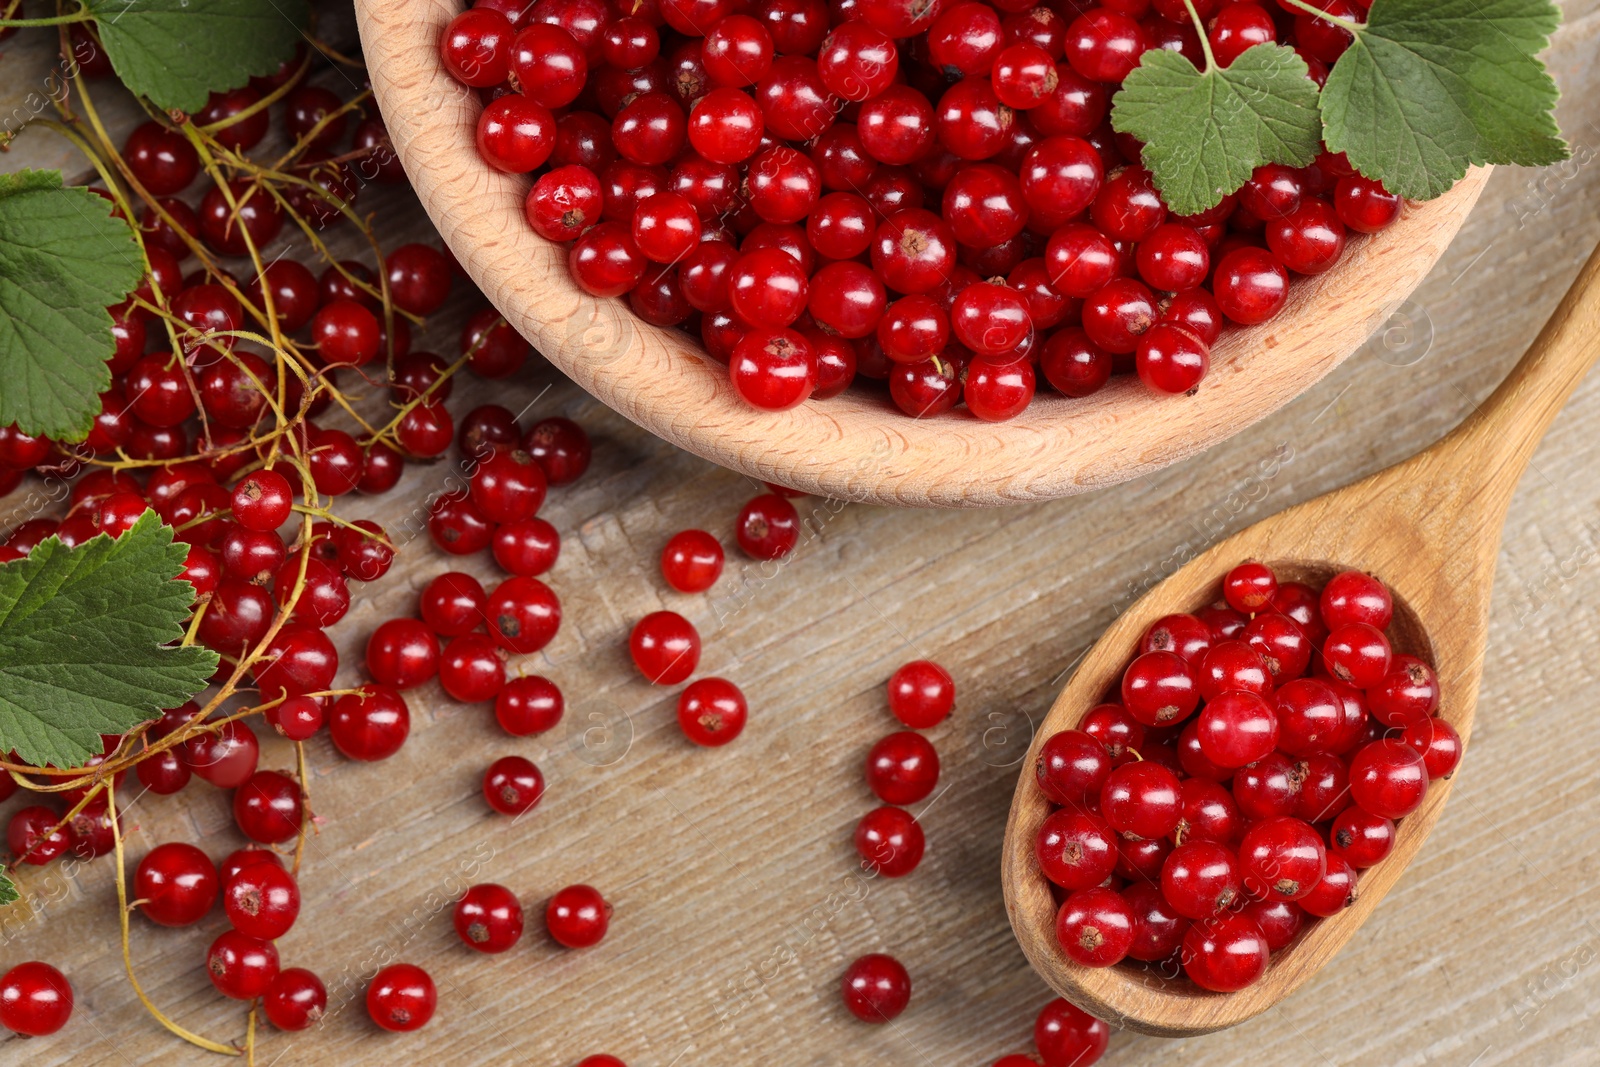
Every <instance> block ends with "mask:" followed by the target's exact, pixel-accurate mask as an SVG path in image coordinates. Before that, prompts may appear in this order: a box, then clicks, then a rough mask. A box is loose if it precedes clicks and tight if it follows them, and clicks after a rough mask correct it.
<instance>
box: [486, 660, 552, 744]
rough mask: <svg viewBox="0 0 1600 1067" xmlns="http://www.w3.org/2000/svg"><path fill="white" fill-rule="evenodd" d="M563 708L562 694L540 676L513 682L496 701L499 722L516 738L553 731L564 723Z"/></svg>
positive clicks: (496, 714) (513, 680) (495, 708)
mask: <svg viewBox="0 0 1600 1067" xmlns="http://www.w3.org/2000/svg"><path fill="white" fill-rule="evenodd" d="M563 708H564V704H563V701H562V698H561V690H560V689H558V688H556V685H555V683H554V682H552V681H550V680H549V679H548V678H541V677H539V676H537V675H530V676H528V677H525V678H512V679H511V680H510V681H508V682H506V684H505V688H503V689H501V690H500V695H499V696H497V697H495V701H494V715H495V719H496V721H498V722H499V723H500V726H501V728H502V729H503V730H505V732H506V733H508V734H511V735H513V736H515V737H524V736H526V735H528V734H536V733H543V732H544V731H546V730H549V729H551V728H552V727H554V726H555V725H556V723H558V722H560V721H561V714H562V711H563Z"/></svg>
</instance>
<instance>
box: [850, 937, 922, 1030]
mask: <svg viewBox="0 0 1600 1067" xmlns="http://www.w3.org/2000/svg"><path fill="white" fill-rule="evenodd" d="M839 995H840V997H841V998H843V1000H844V1006H845V1007H846V1008H847V1009H849V1011H850V1014H851V1015H854V1016H855V1017H856V1018H857V1019H860V1020H861V1021H862V1022H864V1023H886V1022H890V1021H891V1020H893V1019H895V1018H896V1017H898V1016H899V1014H900V1013H901V1012H903V1011H905V1010H906V1005H907V1004H909V1003H910V1002H911V975H909V974H907V973H906V969H905V967H903V966H902V965H901V963H900V961H899V960H897V959H895V958H894V957H893V956H885V955H883V954H882V953H873V954H872V955H869V956H862V957H861V958H860V959H858V960H856V961H855V962H854V963H852V964H850V966H849V967H847V968H845V972H844V976H843V977H842V978H841V979H840V981H839Z"/></svg>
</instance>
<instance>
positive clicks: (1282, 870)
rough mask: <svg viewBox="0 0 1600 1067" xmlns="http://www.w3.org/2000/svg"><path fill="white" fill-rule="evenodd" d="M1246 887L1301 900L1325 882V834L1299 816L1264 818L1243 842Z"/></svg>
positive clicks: (1241, 857) (1254, 891) (1258, 894)
mask: <svg viewBox="0 0 1600 1067" xmlns="http://www.w3.org/2000/svg"><path fill="white" fill-rule="evenodd" d="M1239 862H1240V864H1241V865H1242V866H1243V869H1244V877H1245V888H1246V889H1247V890H1248V891H1249V892H1250V895H1251V896H1253V897H1257V898H1260V897H1268V898H1270V899H1273V900H1299V899H1300V898H1301V897H1303V896H1305V895H1306V894H1308V893H1310V892H1311V891H1312V890H1313V889H1315V888H1316V887H1317V883H1318V882H1320V881H1322V875H1323V872H1324V871H1325V870H1326V869H1327V868H1326V858H1325V855H1324V847H1323V844H1322V837H1321V835H1320V834H1318V833H1317V831H1316V830H1315V829H1314V828H1313V827H1312V826H1311V824H1309V823H1306V822H1302V821H1301V820H1299V819H1294V818H1289V817H1287V816H1279V817H1277V818H1271V819H1263V820H1262V821H1260V822H1258V823H1256V824H1255V825H1254V826H1252V827H1250V829H1248V830H1246V831H1245V835H1244V840H1242V841H1241V842H1240V843H1239Z"/></svg>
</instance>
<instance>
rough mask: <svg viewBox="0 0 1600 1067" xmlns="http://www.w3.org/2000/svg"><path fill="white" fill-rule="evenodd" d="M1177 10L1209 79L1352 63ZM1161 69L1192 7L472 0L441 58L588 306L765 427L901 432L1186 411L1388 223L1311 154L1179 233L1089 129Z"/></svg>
mask: <svg viewBox="0 0 1600 1067" xmlns="http://www.w3.org/2000/svg"><path fill="white" fill-rule="evenodd" d="M1340 5H1341V6H1340V9H1339V10H1340V12H1341V16H1342V17H1343V16H1349V17H1360V15H1361V13H1362V9H1361V8H1360V7H1359V6H1358V5H1355V4H1350V3H1343V0H1340ZM1196 6H1197V8H1199V9H1201V11H1200V14H1201V17H1203V18H1206V19H1208V22H1207V35H1208V42H1207V43H1208V44H1209V46H1210V49H1211V52H1212V54H1213V55H1214V56H1215V57H1216V59H1217V61H1218V62H1220V63H1223V64H1226V63H1228V62H1230V61H1231V60H1232V59H1233V58H1234V57H1235V56H1237V55H1238V54H1240V53H1241V52H1242V51H1244V50H1245V49H1246V48H1248V47H1250V46H1251V45H1254V44H1258V43H1262V42H1267V41H1280V42H1283V43H1287V44H1291V45H1293V46H1294V47H1295V48H1296V49H1297V50H1298V51H1299V53H1300V54H1301V56H1302V57H1303V58H1304V59H1305V60H1306V62H1307V66H1308V68H1309V70H1310V77H1312V78H1313V79H1322V78H1325V77H1326V75H1327V69H1328V67H1327V64H1328V63H1331V62H1332V60H1333V59H1335V58H1337V56H1338V54H1339V53H1340V52H1341V51H1342V50H1343V48H1344V47H1345V45H1346V44H1348V41H1349V34H1348V33H1346V32H1345V31H1343V30H1341V29H1339V28H1337V27H1335V26H1333V25H1332V24H1330V23H1326V22H1324V21H1323V20H1319V19H1315V18H1311V17H1308V16H1306V15H1304V14H1295V13H1294V12H1292V11H1290V10H1288V9H1287V8H1285V7H1280V5H1274V4H1269V3H1261V4H1257V3H1252V2H1248V0H1246V2H1240V3H1232V4H1228V5H1227V6H1221V7H1220V10H1218V7H1219V5H1217V4H1215V3H1211V2H1205V3H1200V4H1198V5H1196ZM1346 9H1348V11H1347V10H1346ZM1153 48H1160V49H1172V50H1177V51H1180V52H1182V53H1184V54H1185V55H1187V56H1189V57H1190V58H1191V59H1192V60H1193V61H1194V62H1195V63H1196V65H1197V66H1203V65H1204V58H1203V53H1202V48H1201V40H1200V37H1199V36H1198V33H1197V31H1196V30H1195V28H1194V25H1193V21H1192V18H1191V15H1190V12H1189V10H1188V8H1187V6H1186V5H1185V4H1184V3H1183V2H1181V0H1179V2H1173V0H1154V2H1153V3H1152V2H1151V0H1115V2H1107V3H1105V4H1104V6H1092V5H1087V4H1079V3H1075V2H1064V3H1059V4H1055V5H1052V6H1037V7H1036V6H1033V4H1032V3H1030V2H1026V0H994V2H993V3H989V2H979V0H957V2H953V3H949V2H947V3H926V2H915V0H875V2H862V0H833V2H832V3H831V4H825V3H823V0H759V2H757V3H754V4H752V5H750V6H749V7H748V9H747V8H746V6H745V5H744V4H741V3H739V2H738V0H625V2H620V3H608V2H607V0H536V2H534V3H531V4H528V3H526V2H525V0H480V2H479V3H478V4H477V5H476V6H474V7H472V8H470V9H469V10H467V11H464V12H462V13H460V14H459V15H457V16H456V17H455V18H454V19H453V20H452V21H450V22H449V24H448V25H447V26H446V27H445V28H444V29H443V32H442V34H441V37H440V39H439V49H440V55H441V58H442V61H443V64H444V67H445V69H446V70H447V71H448V72H449V74H450V75H451V76H453V77H454V78H455V79H456V80H457V81H458V82H460V83H462V84H463V85H465V86H468V87H471V88H472V89H474V90H476V91H477V92H478V94H479V95H480V97H481V100H482V102H483V107H482V111H481V113H480V115H479V118H478V126H477V147H478V153H479V155H480V157H481V160H482V163H483V165H485V166H487V167H491V168H494V169H495V170H498V171H502V172H507V173H513V174H528V175H530V176H532V178H533V181H532V186H531V188H530V189H529V190H528V192H527V199H526V204H525V214H526V218H527V224H528V225H529V226H530V227H531V228H532V229H533V231H535V232H536V233H537V234H539V235H540V236H541V237H544V238H547V239H549V240H551V241H555V242H560V243H563V244H565V245H566V246H567V248H568V255H567V262H568V267H569V270H570V273H571V276H572V279H573V281H574V282H575V283H576V284H577V285H578V286H579V287H580V288H581V289H582V290H584V291H585V292H587V293H589V294H591V295H593V296H596V297H625V298H626V299H627V301H628V304H629V306H630V307H631V309H632V311H633V313H634V314H635V315H637V316H638V317H639V318H640V319H642V320H643V321H644V322H647V323H650V324H652V325H655V326H659V327H676V328H678V329H680V330H683V331H686V332H687V333H689V334H690V335H693V336H695V337H698V338H699V340H700V342H701V344H702V345H703V347H704V350H705V352H706V353H708V354H709V355H710V356H711V357H712V358H714V359H716V360H718V361H719V362H721V363H724V364H726V365H727V368H728V370H727V373H728V375H729V376H730V378H731V381H732V383H733V386H734V389H735V390H736V392H737V393H738V394H739V396H740V397H742V398H743V399H744V400H745V401H747V402H748V403H749V404H750V405H752V406H753V407H755V408H757V409H765V410H782V409H787V408H791V407H794V406H795V405H798V404H801V403H802V402H804V401H806V400H808V399H816V400H824V399H827V398H829V397H834V396H837V395H838V394H840V393H841V392H843V391H845V390H846V389H847V388H849V387H850V386H851V385H852V383H855V382H861V383H862V384H863V386H865V385H866V383H886V384H887V392H888V397H889V398H890V400H892V402H893V407H894V408H896V409H898V410H899V411H900V412H903V413H905V414H907V415H910V416H913V417H916V418H927V417H930V416H934V415H940V414H944V413H947V412H950V411H951V410H952V409H954V408H956V406H957V405H960V404H964V405H965V408H966V410H967V411H968V412H969V413H970V414H971V415H973V416H975V417H976V418H978V419H982V420H988V421H1000V420H1006V419H1012V418H1015V417H1017V416H1018V415H1020V414H1021V413H1022V412H1023V411H1024V410H1025V409H1026V408H1027V407H1028V405H1029V404H1030V403H1031V402H1032V400H1033V398H1034V395H1035V391H1036V388H1038V380H1039V378H1040V377H1041V376H1042V378H1043V379H1044V382H1045V383H1046V385H1047V386H1048V389H1049V390H1051V391H1054V392H1055V393H1058V394H1061V395H1064V396H1065V397H1068V398H1081V397H1086V396H1089V395H1090V394H1093V393H1095V392H1097V391H1098V390H1100V389H1101V388H1103V387H1104V386H1105V385H1106V384H1107V382H1108V381H1109V380H1110V379H1111V378H1112V377H1113V376H1114V375H1126V374H1133V373H1136V374H1137V375H1138V377H1139V378H1140V379H1141V380H1142V381H1143V382H1144V383H1145V384H1146V385H1147V386H1149V387H1150V388H1151V389H1152V390H1154V391H1156V392H1157V393H1179V394H1182V393H1190V392H1192V391H1193V390H1195V389H1196V388H1197V387H1198V386H1199V385H1200V383H1201V381H1202V379H1203V378H1204V377H1205V375H1206V373H1207V370H1208V368H1209V366H1210V359H1211V349H1212V346H1213V345H1214V344H1215V343H1216V342H1217V340H1218V338H1219V337H1220V336H1221V335H1222V334H1223V333H1224V332H1225V331H1226V330H1228V329H1230V328H1232V327H1237V326H1249V325H1256V324H1260V323H1264V322H1267V321H1269V320H1271V319H1273V318H1274V317H1275V316H1276V315H1278V313H1279V312H1280V311H1281V310H1282V309H1283V308H1284V306H1285V303H1286V302H1287V300H1288V298H1289V292H1290V288H1291V285H1292V284H1293V283H1294V279H1295V278H1296V277H1301V276H1312V275H1318V274H1322V273H1323V272H1326V271H1328V270H1329V269H1330V268H1332V267H1333V266H1334V265H1335V264H1336V263H1337V262H1338V261H1339V260H1340V257H1341V255H1342V254H1343V253H1344V251H1345V248H1346V240H1347V234H1348V233H1349V232H1350V231H1354V232H1356V233H1358V234H1362V233H1375V232H1377V231H1380V230H1382V229H1384V228H1385V227H1387V226H1388V225H1389V224H1390V223H1392V222H1393V221H1394V220H1395V219H1396V218H1397V217H1398V216H1399V214H1400V211H1401V207H1402V204H1401V201H1400V199H1399V198H1398V197H1396V196H1394V195H1391V194H1390V193H1388V192H1387V191H1386V190H1385V189H1384V188H1383V187H1382V185H1381V184H1380V183H1378V182H1376V181H1373V180H1370V179H1368V178H1365V177H1363V176H1362V175H1360V174H1358V173H1356V172H1355V171H1354V170H1353V169H1352V168H1351V167H1350V166H1349V164H1348V162H1347V161H1346V160H1345V159H1344V158H1343V157H1342V156H1339V155H1335V154H1330V153H1327V152H1324V153H1323V154H1322V156H1321V157H1319V158H1318V159H1317V160H1316V162H1315V163H1314V164H1313V165H1311V166H1308V167H1304V168H1291V167H1287V166H1282V165H1278V164H1268V165H1265V166H1262V167H1260V168H1258V169H1257V170H1256V172H1255V174H1254V176H1253V177H1252V178H1251V179H1250V180H1249V182H1248V183H1246V184H1245V185H1244V187H1243V188H1241V189H1240V190H1239V191H1238V193H1237V194H1236V195H1230V196H1228V197H1226V198H1225V199H1224V200H1223V201H1222V203H1221V204H1220V205H1219V206H1218V207H1216V208H1215V209H1213V210H1210V211H1207V212H1205V213H1204V214H1201V215H1191V216H1187V217H1180V216H1175V215H1173V214H1171V213H1170V212H1169V211H1168V209H1167V206H1166V205H1165V204H1164V203H1163V201H1162V199H1161V197H1160V195H1159V193H1158V192H1157V190H1156V188H1155V186H1154V185H1153V183H1152V179H1151V176H1150V174H1149V173H1148V172H1147V171H1146V170H1145V169H1144V167H1142V166H1141V165H1140V152H1141V145H1140V144H1139V143H1138V142H1137V141H1135V140H1133V139H1132V138H1130V137H1128V136H1126V135H1123V134H1118V133H1115V132H1113V131H1112V129H1111V126H1110V125H1109V121H1108V114H1109V110H1110V105H1111V101H1112V98H1113V97H1114V95H1115V93H1116V92H1117V90H1118V86H1119V83H1120V82H1121V81H1122V80H1123V78H1124V77H1126V76H1127V74H1128V73H1129V71H1131V70H1132V69H1133V68H1134V67H1135V66H1137V65H1138V63H1139V60H1140V56H1141V55H1142V54H1143V53H1144V51H1145V50H1147V49H1153Z"/></svg>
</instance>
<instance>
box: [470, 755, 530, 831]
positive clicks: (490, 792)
mask: <svg viewBox="0 0 1600 1067" xmlns="http://www.w3.org/2000/svg"><path fill="white" fill-rule="evenodd" d="M543 796H544V775H543V774H540V773H539V768H538V767H536V766H534V764H533V761H532V760H528V759H524V758H523V757H521V756H502V757H501V758H500V759H497V760H495V761H494V762H493V763H491V764H489V769H488V770H486V771H484V773H483V799H484V800H486V801H488V803H489V807H491V808H493V809H494V810H495V811H498V812H499V813H500V814H501V815H512V816H517V815H524V814H526V813H527V812H529V811H532V810H533V808H534V807H535V806H536V805H537V804H538V803H539V800H540V798H542V797H543Z"/></svg>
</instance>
